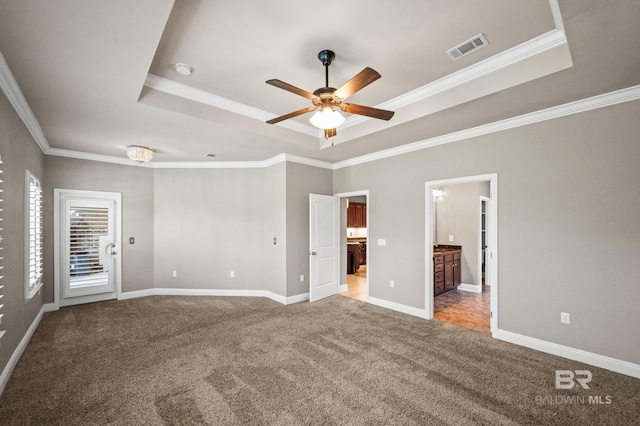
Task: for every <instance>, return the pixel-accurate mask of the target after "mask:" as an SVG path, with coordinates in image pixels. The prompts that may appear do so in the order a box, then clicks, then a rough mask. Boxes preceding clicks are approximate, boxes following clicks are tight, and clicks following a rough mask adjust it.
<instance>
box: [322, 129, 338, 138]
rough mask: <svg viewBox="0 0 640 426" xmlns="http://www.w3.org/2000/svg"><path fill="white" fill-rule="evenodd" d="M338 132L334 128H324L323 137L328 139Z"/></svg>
mask: <svg viewBox="0 0 640 426" xmlns="http://www.w3.org/2000/svg"><path fill="white" fill-rule="evenodd" d="M337 134H338V132H337V131H336V129H324V138H325V139H329V138H331V137H333V136H335V135H337Z"/></svg>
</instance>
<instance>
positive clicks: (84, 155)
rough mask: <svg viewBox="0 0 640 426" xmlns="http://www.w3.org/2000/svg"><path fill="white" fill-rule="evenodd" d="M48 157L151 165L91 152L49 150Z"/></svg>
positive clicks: (143, 165)
mask: <svg viewBox="0 0 640 426" xmlns="http://www.w3.org/2000/svg"><path fill="white" fill-rule="evenodd" d="M44 153H45V154H47V155H53V156H56V157H67V158H76V159H79V160H90V161H100V162H103V163H115V164H124V165H125V166H138V167H149V165H148V164H149V163H143V164H138V163H136V162H134V161H132V160H129V159H128V158H121V157H113V156H111V155H101V154H92V153H89V152H82V151H73V150H70V149H62V148H48V149H46V150H44Z"/></svg>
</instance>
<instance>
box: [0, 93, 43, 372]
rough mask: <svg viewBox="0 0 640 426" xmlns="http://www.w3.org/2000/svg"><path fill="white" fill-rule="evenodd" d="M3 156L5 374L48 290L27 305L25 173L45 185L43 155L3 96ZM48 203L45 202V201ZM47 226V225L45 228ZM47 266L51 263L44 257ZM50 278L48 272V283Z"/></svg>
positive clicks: (1, 347) (0, 345)
mask: <svg viewBox="0 0 640 426" xmlns="http://www.w3.org/2000/svg"><path fill="white" fill-rule="evenodd" d="M0 156H2V161H3V163H4V164H2V165H0V167H1V168H2V170H3V172H4V173H3V174H2V180H3V181H4V183H3V184H1V185H2V189H3V190H4V192H3V193H2V197H0V198H2V199H3V200H4V201H3V202H2V203H1V204H2V206H1V208H2V209H3V210H4V211H3V212H2V213H0V215H2V217H3V219H4V220H3V222H2V226H1V227H2V228H4V230H3V231H2V233H1V235H2V238H3V239H2V247H3V248H4V250H3V251H2V256H3V257H4V259H3V260H0V265H2V266H4V269H3V270H2V273H1V274H0V275H3V276H4V278H3V279H2V281H1V282H0V285H3V286H4V288H3V289H2V290H0V294H4V297H3V298H2V299H0V304H2V305H4V307H3V308H2V311H0V313H3V314H4V316H3V317H2V322H1V323H0V330H6V333H5V335H4V336H3V337H2V339H1V340H0V372H2V371H3V370H4V368H5V366H6V365H7V362H8V361H9V358H11V355H12V354H13V351H15V349H16V347H17V346H18V344H19V343H20V340H22V337H23V336H24V334H25V333H26V331H27V329H28V328H29V326H31V323H32V322H33V320H34V319H35V317H36V316H37V314H38V312H40V309H41V308H42V305H43V304H44V303H45V290H41V291H40V294H36V295H35V296H34V297H33V298H31V299H30V300H29V301H28V302H27V303H25V299H24V280H25V276H24V261H25V259H24V214H25V212H24V198H25V197H24V193H25V188H24V181H25V169H28V170H30V171H31V172H32V173H33V174H34V175H35V176H36V177H37V178H39V179H40V182H41V183H42V184H43V185H44V179H45V177H44V163H45V160H44V155H43V154H42V152H41V151H40V148H38V146H37V145H36V144H35V142H34V141H33V138H32V137H31V135H30V133H29V132H28V131H27V129H26V128H25V126H24V125H23V124H22V121H21V120H20V118H19V117H18V116H17V115H16V113H15V112H14V110H13V107H12V106H11V104H9V102H8V101H7V99H6V98H5V96H4V94H0ZM45 201H46V199H45ZM44 226H46V224H45V225H44ZM44 259H45V262H46V261H47V260H48V259H50V257H49V254H48V253H46V252H45V253H44ZM48 278H49V276H48V275H47V274H46V271H45V280H47V279H48Z"/></svg>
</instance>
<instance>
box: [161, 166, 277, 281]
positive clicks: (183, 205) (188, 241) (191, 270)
mask: <svg viewBox="0 0 640 426" xmlns="http://www.w3.org/2000/svg"><path fill="white" fill-rule="evenodd" d="M154 176H155V177H154V187H155V190H154V193H155V199H154V201H155V203H154V206H155V208H154V234H155V239H154V242H155V249H154V260H155V269H154V270H155V274H154V282H155V286H156V287H164V288H188V289H230V290H258V289H262V288H263V286H264V281H265V280H264V277H263V268H264V259H265V257H264V251H265V241H264V232H265V219H264V218H265V170H264V169H156V170H155V174H154ZM173 271H177V277H173V275H172V273H173ZM231 271H234V273H235V277H234V278H231V276H230V272H231Z"/></svg>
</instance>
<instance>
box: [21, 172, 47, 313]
mask: <svg viewBox="0 0 640 426" xmlns="http://www.w3.org/2000/svg"><path fill="white" fill-rule="evenodd" d="M25 188H26V194H25V195H26V197H25V198H26V206H25V211H26V216H27V217H26V218H25V223H26V230H25V248H26V253H25V259H26V262H25V263H26V264H25V299H27V300H29V299H31V298H32V297H33V296H35V294H36V293H37V292H38V290H40V287H42V264H43V259H42V186H41V185H40V181H39V180H38V178H36V177H35V176H34V175H33V173H31V172H30V171H29V170H27V171H26V179H25Z"/></svg>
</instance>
